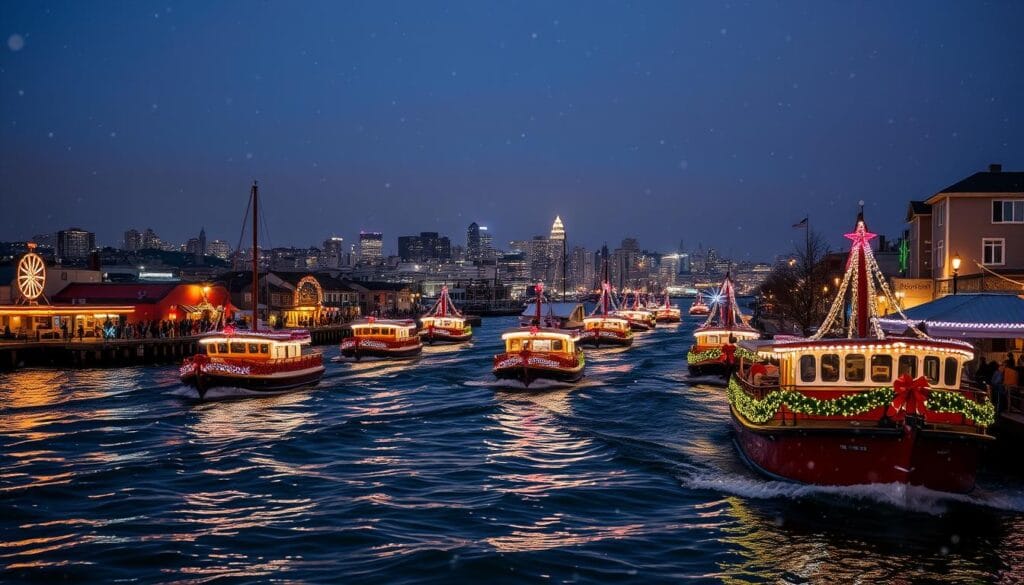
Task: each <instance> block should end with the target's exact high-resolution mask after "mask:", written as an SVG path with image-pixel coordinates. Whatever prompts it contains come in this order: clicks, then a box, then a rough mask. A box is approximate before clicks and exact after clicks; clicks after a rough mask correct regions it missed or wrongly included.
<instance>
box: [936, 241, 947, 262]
mask: <svg viewBox="0 0 1024 585" xmlns="http://www.w3.org/2000/svg"><path fill="white" fill-rule="evenodd" d="M945 265H946V242H945V240H939V241H938V242H935V267H936V268H942V267H944V266H945Z"/></svg>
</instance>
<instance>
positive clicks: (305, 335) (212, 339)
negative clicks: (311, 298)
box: [199, 329, 312, 345]
mask: <svg viewBox="0 0 1024 585" xmlns="http://www.w3.org/2000/svg"><path fill="white" fill-rule="evenodd" d="M232 342H234V343H261V342H271V343H287V342H294V343H311V342H312V338H311V337H310V335H309V330H308V329H282V330H280V331H250V330H249V329H234V330H230V329H229V330H227V331H224V330H221V331H210V332H208V333H203V334H202V335H200V336H199V343H201V344H204V345H205V344H210V343H232Z"/></svg>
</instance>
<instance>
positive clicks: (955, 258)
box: [953, 254, 960, 294]
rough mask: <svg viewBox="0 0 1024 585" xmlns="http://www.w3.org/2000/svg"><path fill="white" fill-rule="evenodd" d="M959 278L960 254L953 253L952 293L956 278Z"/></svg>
mask: <svg viewBox="0 0 1024 585" xmlns="http://www.w3.org/2000/svg"><path fill="white" fill-rule="evenodd" d="M959 278H960V254H954V255H953V294H956V288H957V286H956V285H957V280H958V279H959Z"/></svg>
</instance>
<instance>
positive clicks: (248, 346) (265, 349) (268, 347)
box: [199, 336, 302, 360]
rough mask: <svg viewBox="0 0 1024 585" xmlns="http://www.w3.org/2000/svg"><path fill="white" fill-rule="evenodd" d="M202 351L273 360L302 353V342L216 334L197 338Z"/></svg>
mask: <svg viewBox="0 0 1024 585" xmlns="http://www.w3.org/2000/svg"><path fill="white" fill-rule="evenodd" d="M199 347H200V351H201V352H202V353H205V354H206V355H208V356H210V357H212V358H224V359H247V360H274V359H284V358H291V357H298V356H300V355H302V343H301V342H300V341H295V340H290V339H289V340H286V341H282V340H277V339H268V338H265V337H244V336H231V337H228V336H216V337H206V338H203V339H200V340H199Z"/></svg>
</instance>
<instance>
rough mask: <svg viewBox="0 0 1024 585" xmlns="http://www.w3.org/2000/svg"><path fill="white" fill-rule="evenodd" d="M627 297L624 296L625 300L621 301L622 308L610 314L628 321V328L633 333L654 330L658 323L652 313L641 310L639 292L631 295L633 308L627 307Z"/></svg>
mask: <svg viewBox="0 0 1024 585" xmlns="http://www.w3.org/2000/svg"><path fill="white" fill-rule="evenodd" d="M628 305H629V295H628V294H627V295H626V300H625V301H623V308H621V309H618V310H616V311H613V312H612V315H614V316H616V317H621V318H623V319H625V320H626V321H629V327H630V328H631V329H632V330H633V331H650V330H651V329H654V328H655V327H656V326H657V324H658V322H657V319H656V317H655V316H654V313H652V312H651V311H648V310H647V309H645V308H643V306H642V305H641V303H640V292H639V291H638V292H634V293H633V306H632V307H629V306H628Z"/></svg>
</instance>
